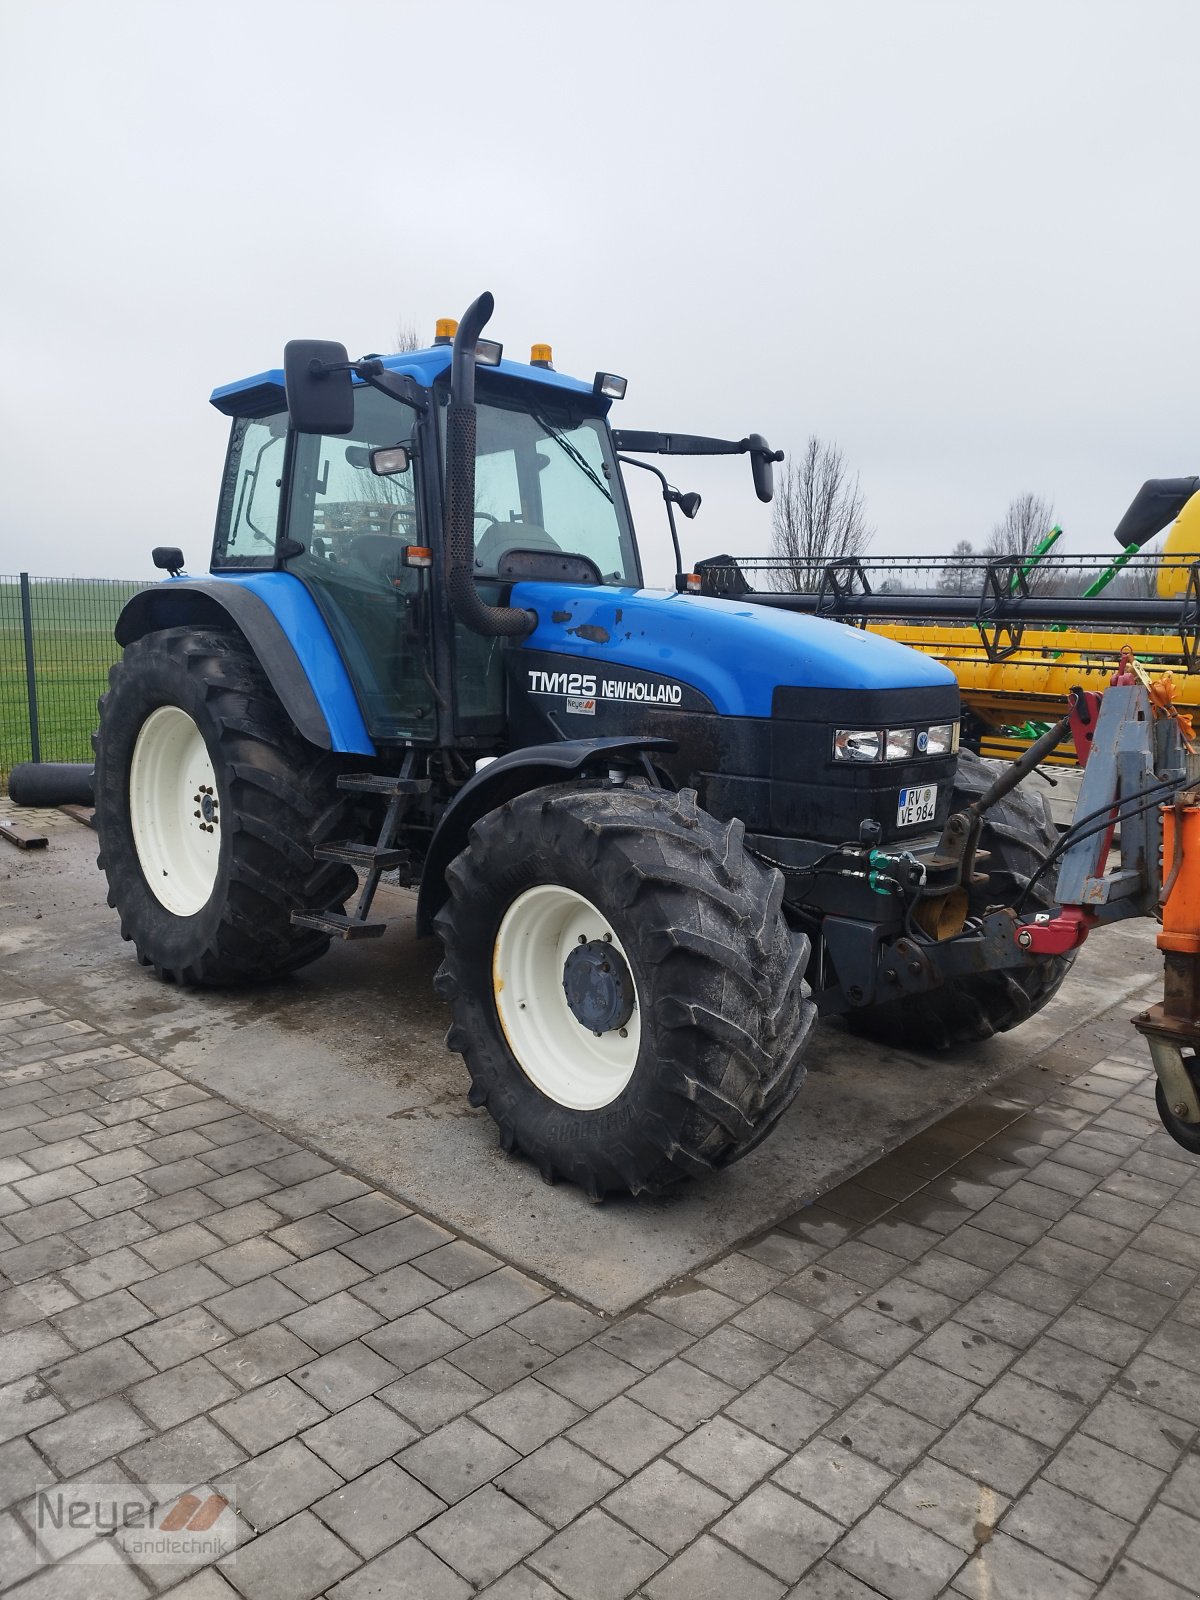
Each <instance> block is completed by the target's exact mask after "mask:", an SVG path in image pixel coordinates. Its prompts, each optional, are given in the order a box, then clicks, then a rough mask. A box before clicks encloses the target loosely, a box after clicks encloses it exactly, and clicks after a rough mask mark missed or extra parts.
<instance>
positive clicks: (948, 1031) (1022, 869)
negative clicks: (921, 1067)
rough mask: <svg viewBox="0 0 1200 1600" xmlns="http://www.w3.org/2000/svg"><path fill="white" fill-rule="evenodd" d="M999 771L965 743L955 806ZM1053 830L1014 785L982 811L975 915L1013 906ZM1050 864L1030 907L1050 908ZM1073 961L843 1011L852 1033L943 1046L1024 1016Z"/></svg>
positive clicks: (1039, 806) (1044, 962) (1037, 803)
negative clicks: (983, 856) (982, 857)
mask: <svg viewBox="0 0 1200 1600" xmlns="http://www.w3.org/2000/svg"><path fill="white" fill-rule="evenodd" d="M1002 770H1003V766H1002V764H1001V763H999V762H988V761H985V760H983V759H982V758H981V757H980V756H977V755H973V754H972V753H971V752H970V751H969V750H962V751H960V752H959V757H958V776H957V779H956V780H955V785H954V799H953V801H952V809H953V810H955V811H958V810H961V809H962V807H963V806H965V805H967V804H969V803H970V802H971V801H972V800H975V799H977V798H978V797H979V796H980V795H981V794H983V793H984V791H985V790H986V789H988V788H990V787H991V785H992V784H993V783H994V782H995V779H996V775H997V773H998V772H1000V771H1002ZM1057 840H1058V834H1057V832H1056V831H1055V828H1054V825H1053V823H1052V822H1051V821H1050V817H1049V815H1048V812H1047V809H1046V806H1045V803H1044V801H1043V799H1042V796H1041V795H1039V794H1030V793H1028V792H1027V791H1026V789H1025V788H1024V787H1023V786H1018V787H1017V788H1016V789H1013V790H1012V791H1011V792H1010V793H1009V794H1007V795H1005V797H1004V799H1003V800H1001V801H999V802H998V803H997V804H996V805H994V806H993V807H992V808H991V810H990V811H988V812H987V813H986V814H985V816H984V822H983V828H982V831H981V833H980V838H979V848H980V850H981V851H983V850H986V851H988V852H989V854H990V856H991V860H990V861H988V862H986V863H984V864H983V867H982V869H981V870H986V871H987V874H988V881H987V882H986V883H984V884H978V885H976V886H975V887H973V888H972V889H971V891H970V899H969V907H968V909H969V912H970V915H971V916H980V915H982V914H983V912H985V911H987V910H988V909H989V908H990V907H992V906H1011V905H1015V904H1016V903H1017V901H1018V900H1019V899H1020V898H1021V896H1022V895H1023V894H1024V892H1025V887H1026V885H1027V884H1028V882H1029V880H1030V878H1031V877H1032V876H1033V874H1034V872H1035V871H1036V870H1037V868H1038V867H1039V866H1040V865H1041V862H1042V858H1043V857H1044V855H1045V854H1046V852H1047V851H1048V850H1049V849H1050V848H1051V847H1052V846H1053V845H1054V844H1056V843H1057ZM1054 882H1055V875H1054V873H1053V871H1052V872H1051V873H1049V874H1048V875H1047V877H1045V878H1042V879H1040V880H1039V881H1038V882H1037V883H1036V884H1035V885H1034V887H1033V890H1032V892H1031V893H1030V895H1029V896H1028V898H1027V900H1026V902H1025V909H1026V910H1027V911H1031V912H1032V911H1050V910H1052V909H1053V908H1054V907H1055V905H1056V904H1057V902H1056V901H1055V899H1054ZM1074 960H1075V955H1074V952H1071V953H1070V954H1068V955H1059V956H1044V957H1042V959H1041V960H1039V961H1038V962H1037V964H1036V965H1034V966H1031V967H1012V968H1009V969H1007V970H1005V971H1002V972H985V973H978V974H974V975H972V976H970V977H964V978H957V979H955V980H954V981H953V982H951V983H947V984H944V985H943V986H942V987H941V988H940V989H933V990H931V991H930V992H929V993H928V994H922V995H907V996H905V997H904V998H903V999H901V1000H890V1001H888V1002H886V1003H885V1004H883V1005H877V1006H866V1007H863V1008H862V1009H861V1010H857V1011H851V1012H849V1013H847V1015H846V1019H845V1020H846V1022H847V1024H848V1025H849V1027H850V1028H851V1029H852V1030H853V1031H854V1032H855V1033H860V1034H865V1035H866V1036H867V1037H868V1038H872V1039H879V1040H882V1041H883V1042H885V1043H888V1044H899V1045H907V1046H909V1047H910V1048H916V1049H932V1050H944V1049H948V1048H949V1047H950V1046H951V1045H955V1044H962V1043H966V1042H968V1041H971V1040H979V1039H989V1038H991V1036H992V1035H993V1034H995V1033H1006V1032H1007V1031H1008V1029H1010V1028H1015V1027H1017V1026H1018V1025H1019V1024H1020V1023H1022V1022H1026V1021H1028V1019H1029V1018H1030V1017H1032V1016H1033V1015H1034V1013H1035V1012H1037V1011H1040V1010H1041V1009H1042V1007H1043V1006H1044V1005H1045V1004H1046V1003H1047V1001H1049V1000H1051V999H1053V997H1054V995H1055V994H1056V993H1057V992H1058V989H1059V987H1060V985H1061V984H1062V981H1063V979H1064V978H1065V977H1066V975H1067V973H1068V972H1069V971H1070V969H1071V965H1072V963H1073V962H1074Z"/></svg>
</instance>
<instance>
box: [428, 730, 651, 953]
mask: <svg viewBox="0 0 1200 1600" xmlns="http://www.w3.org/2000/svg"><path fill="white" fill-rule="evenodd" d="M675 748H676V746H675V741H674V740H673V739H658V738H654V737H651V736H649V735H647V736H646V737H645V738H642V739H637V738H634V739H621V738H615V739H564V740H562V741H561V742H560V743H558V744H532V745H528V746H526V748H525V749H523V750H511V751H510V752H509V753H508V755H506V756H501V757H500V758H499V759H498V760H496V761H491V762H489V763H488V765H487V766H486V767H483V768H482V769H481V770H480V771H479V772H477V773H476V774H475V776H474V777H473V778H472V779H471V780H470V782H469V783H467V784H465V785H464V786H463V788H461V789H460V790H459V792H458V794H457V795H455V797H454V799H453V801H452V802H451V804H450V805H448V806H447V807H446V810H445V811H444V812H443V813H442V819H441V821H440V822H439V823H438V825H437V829H436V831H435V832H434V835H433V838H432V840H431V841H430V845H429V854H428V855H427V856H426V858H425V871H424V873H423V874H422V877H421V888H420V891H419V893H418V896H417V934H418V936H419V937H421V938H427V937H428V936H429V934H431V933H432V932H433V919H434V917H435V916H436V915H437V913H438V912H439V911H440V909H441V907H442V904H443V902H444V901H445V899H446V894H447V890H446V868H447V867H448V866H449V865H450V863H451V862H452V861H453V860H454V858H455V856H456V855H458V854H459V852H460V851H462V850H465V849H466V845H467V835H468V834H469V833H470V831H471V827H472V825H473V824H474V823H476V822H478V820H479V818H480V817H482V816H483V815H484V814H485V813H486V812H488V811H494V810H495V809H496V807H497V806H502V805H503V804H504V803H505V801H506V800H515V799H516V798H517V796H518V795H521V794H527V793H528V792H529V790H530V789H540V788H542V787H543V786H544V785H546V784H549V783H562V782H564V781H565V780H566V779H568V778H573V777H577V776H578V775H579V774H580V773H581V772H583V771H585V770H586V769H587V767H589V766H593V767H595V768H597V769H606V768H607V767H608V765H609V764H610V762H611V761H613V760H615V759H616V758H617V757H620V756H623V757H625V758H626V759H628V757H629V756H632V755H638V754H640V753H641V752H642V751H644V750H674V749H675Z"/></svg>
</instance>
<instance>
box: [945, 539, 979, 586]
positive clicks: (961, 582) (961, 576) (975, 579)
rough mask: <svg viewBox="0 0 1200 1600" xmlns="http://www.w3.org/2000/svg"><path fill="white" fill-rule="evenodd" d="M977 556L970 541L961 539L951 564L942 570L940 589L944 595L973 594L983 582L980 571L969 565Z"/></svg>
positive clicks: (954, 551) (951, 556)
mask: <svg viewBox="0 0 1200 1600" xmlns="http://www.w3.org/2000/svg"><path fill="white" fill-rule="evenodd" d="M974 554H975V546H974V545H973V544H972V543H971V541H970V539H960V540H959V541H958V543H957V544H956V545H955V546H954V549H953V550H951V552H950V561H949V563H948V564H947V565H946V566H944V567H943V568H942V575H941V577H940V578H939V579H938V584H937V586H938V589H939V591H940V592H941V593H942V594H973V593H974V592H975V591H976V590H977V589H978V588H979V587H980V584H981V582H982V579H981V577H980V569H979V568H978V567H972V566H971V565H970V564H969V561H970V557H971V556H973V555H974Z"/></svg>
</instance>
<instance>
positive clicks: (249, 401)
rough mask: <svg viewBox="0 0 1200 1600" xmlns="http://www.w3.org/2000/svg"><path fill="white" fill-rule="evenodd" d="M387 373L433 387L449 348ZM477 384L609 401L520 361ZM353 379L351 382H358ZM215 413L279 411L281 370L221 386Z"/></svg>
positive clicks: (601, 404) (391, 362)
mask: <svg viewBox="0 0 1200 1600" xmlns="http://www.w3.org/2000/svg"><path fill="white" fill-rule="evenodd" d="M381 359H382V361H383V364H384V366H385V367H386V368H387V369H388V371H389V372H403V373H406V374H407V375H408V376H409V377H410V378H414V379H415V380H416V381H417V382H418V383H419V384H421V385H422V386H423V387H424V388H426V389H428V388H431V387H432V386H433V384H434V383H435V381H436V380H437V379H438V378H440V377H441V376H442V374H443V373H444V372H446V370H447V369H448V368H449V366H450V346H449V345H435V346H433V347H432V348H431V349H429V350H408V351H405V352H404V353H403V354H401V355H394V356H383V357H382V358H381ZM477 371H478V374H479V378H480V381H481V382H483V383H485V384H486V382H487V379H488V377H489V376H490V375H491V374H492V373H498V374H499V375H500V376H501V377H504V378H516V379H518V380H519V381H521V382H524V383H536V384H539V385H540V386H541V387H542V388H549V389H565V390H567V391H568V392H569V393H570V394H580V395H590V396H592V398H593V399H594V400H595V402H596V408H597V410H598V411H599V412H602V413H604V412H607V411H608V408H609V406H610V404H611V401H609V400H607V399H605V398H603V397H602V396H600V395H595V394H593V391H592V385H591V384H590V383H585V382H584V381H583V380H582V379H580V378H572V377H570V376H569V375H568V374H567V373H565V372H553V371H551V369H550V368H549V367H532V366H529V365H527V364H526V363H525V362H523V361H501V363H500V365H499V366H498V367H479V368H478V369H477ZM361 381H362V380H361V379H360V378H357V377H356V378H355V379H354V382H355V383H360V382H361ZM209 400H210V401H211V403H212V404H213V405H214V406H216V408H217V410H218V411H220V412H221V413H222V414H223V415H225V416H227V417H245V416H262V415H263V414H264V413H265V412H267V411H270V410H272V409H279V410H282V409H283V406H284V404H285V401H284V390H283V369H282V368H281V367H272V368H271V369H270V370H269V371H267V372H256V373H255V374H254V375H253V376H252V377H249V378H240V379H239V380H238V381H237V382H236V383H226V384H222V385H221V387H220V388H218V389H214V390H213V392H212V394H211V395H210V396H209Z"/></svg>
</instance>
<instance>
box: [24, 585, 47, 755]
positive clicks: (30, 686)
mask: <svg viewBox="0 0 1200 1600" xmlns="http://www.w3.org/2000/svg"><path fill="white" fill-rule="evenodd" d="M20 579H21V633H22V634H23V636H24V639H25V700H26V704H27V706H28V709H29V759H30V760H31V761H40V760H41V759H42V735H41V729H40V728H39V726H38V703H37V678H36V677H35V676H34V671H33V607H32V605H31V604H30V599H29V574H28V573H27V572H22V573H21V575H20Z"/></svg>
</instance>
